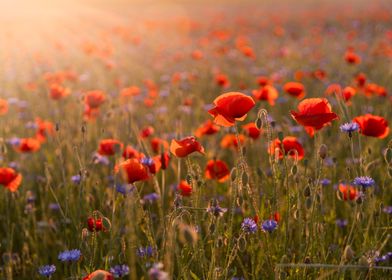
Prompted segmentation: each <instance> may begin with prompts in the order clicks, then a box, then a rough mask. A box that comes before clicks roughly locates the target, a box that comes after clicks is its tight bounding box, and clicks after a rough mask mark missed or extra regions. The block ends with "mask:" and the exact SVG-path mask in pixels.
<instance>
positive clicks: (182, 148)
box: [170, 136, 204, 158]
mask: <svg viewBox="0 0 392 280" xmlns="http://www.w3.org/2000/svg"><path fill="white" fill-rule="evenodd" d="M170 152H171V153H172V154H173V155H175V156H176V157H180V158H182V157H186V156H187V155H189V154H191V153H193V152H199V153H201V154H203V155H204V148H203V146H202V145H201V144H200V143H199V142H197V141H196V138H195V137H193V136H188V137H186V138H183V139H181V140H176V139H173V140H172V141H171V143H170Z"/></svg>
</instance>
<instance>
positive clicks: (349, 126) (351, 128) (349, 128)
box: [340, 122, 359, 136]
mask: <svg viewBox="0 0 392 280" xmlns="http://www.w3.org/2000/svg"><path fill="white" fill-rule="evenodd" d="M340 130H341V131H342V132H345V133H348V134H349V135H350V136H351V134H352V133H353V132H355V131H358V130H359V124H357V123H356V122H350V123H345V124H342V125H341V126H340Z"/></svg>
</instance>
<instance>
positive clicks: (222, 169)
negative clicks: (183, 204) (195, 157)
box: [205, 160, 230, 182]
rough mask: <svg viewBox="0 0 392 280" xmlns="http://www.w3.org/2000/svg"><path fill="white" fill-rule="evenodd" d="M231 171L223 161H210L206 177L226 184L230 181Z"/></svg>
mask: <svg viewBox="0 0 392 280" xmlns="http://www.w3.org/2000/svg"><path fill="white" fill-rule="evenodd" d="M229 175H230V170H229V167H228V166H227V164H226V162H224V161H223V160H209V161H208V162H207V166H206V170H205V176H206V178H207V179H217V180H218V182H225V181H226V180H227V179H229Z"/></svg>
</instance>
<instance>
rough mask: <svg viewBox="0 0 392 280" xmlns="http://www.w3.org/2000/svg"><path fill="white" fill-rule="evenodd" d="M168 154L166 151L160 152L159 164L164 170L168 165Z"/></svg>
mask: <svg viewBox="0 0 392 280" xmlns="http://www.w3.org/2000/svg"><path fill="white" fill-rule="evenodd" d="M169 161H170V156H169V153H168V152H163V153H162V154H161V165H162V169H163V170H165V169H166V168H167V167H168V166H169Z"/></svg>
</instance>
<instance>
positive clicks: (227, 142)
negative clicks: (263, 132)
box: [220, 134, 245, 149]
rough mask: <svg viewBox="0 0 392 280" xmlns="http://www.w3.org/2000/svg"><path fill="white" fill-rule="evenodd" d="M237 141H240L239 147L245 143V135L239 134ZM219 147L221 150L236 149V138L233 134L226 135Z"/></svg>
mask: <svg viewBox="0 0 392 280" xmlns="http://www.w3.org/2000/svg"><path fill="white" fill-rule="evenodd" d="M238 139H239V140H240V143H241V145H244V143H245V135H243V134H239V135H238ZM220 145H221V147H222V148H225V149H228V148H237V147H238V141H237V137H236V136H235V134H226V135H225V136H224V137H223V138H222V140H221V142H220Z"/></svg>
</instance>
